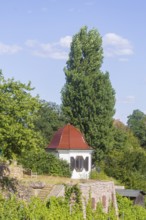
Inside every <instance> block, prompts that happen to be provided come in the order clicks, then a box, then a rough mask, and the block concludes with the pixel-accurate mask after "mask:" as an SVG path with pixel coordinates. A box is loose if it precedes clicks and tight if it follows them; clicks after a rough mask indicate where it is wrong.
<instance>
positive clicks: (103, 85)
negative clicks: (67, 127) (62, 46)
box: [62, 27, 115, 159]
mask: <svg viewBox="0 0 146 220" xmlns="http://www.w3.org/2000/svg"><path fill="white" fill-rule="evenodd" d="M102 61H103V49H102V39H101V36H100V35H99V33H98V31H97V30H96V29H91V30H90V31H88V30H87V27H83V28H81V30H80V31H79V33H77V34H76V35H75V36H74V37H73V40H72V44H71V50H70V53H69V59H68V61H67V63H66V67H65V68H64V72H65V76H66V84H65V85H64V88H63V89H62V109H63V112H64V114H65V116H66V119H67V122H70V123H71V124H73V125H74V126H77V127H78V128H79V129H80V130H81V131H82V132H83V133H84V135H85V137H86V140H87V142H88V143H89V145H90V146H92V147H94V148H95V155H96V157H95V158H96V159H97V158H98V159H99V157H100V156H101V155H102V153H105V152H106V151H107V150H108V149H109V148H111V147H112V146H113V136H112V132H113V119H112V117H113V115H114V104H115V92H114V90H113V88H112V85H111V82H110V79H109V73H108V72H106V73H103V72H102V71H101V70H100V68H101V65H102ZM99 152H100V154H99Z"/></svg>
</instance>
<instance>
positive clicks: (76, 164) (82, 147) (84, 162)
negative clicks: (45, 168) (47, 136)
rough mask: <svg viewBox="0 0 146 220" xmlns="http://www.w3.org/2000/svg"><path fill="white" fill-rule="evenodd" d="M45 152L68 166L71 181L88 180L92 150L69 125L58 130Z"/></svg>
mask: <svg viewBox="0 0 146 220" xmlns="http://www.w3.org/2000/svg"><path fill="white" fill-rule="evenodd" d="M46 151H48V152H51V153H53V154H55V155H56V156H57V157H58V158H60V159H63V160H66V161H67V162H68V163H69V164H70V169H71V171H72V176H71V178H72V179H88V178H89V174H90V171H91V163H92V162H91V158H92V152H93V149H92V148H91V147H90V146H89V145H88V144H87V142H86V141H85V138H84V136H83V134H82V133H81V132H80V131H79V129H77V128H76V127H74V126H73V125H71V124H67V125H65V126H64V127H62V128H60V129H59V130H58V131H57V132H56V133H55V134H54V137H53V139H52V141H51V143H50V144H49V145H48V147H47V148H46Z"/></svg>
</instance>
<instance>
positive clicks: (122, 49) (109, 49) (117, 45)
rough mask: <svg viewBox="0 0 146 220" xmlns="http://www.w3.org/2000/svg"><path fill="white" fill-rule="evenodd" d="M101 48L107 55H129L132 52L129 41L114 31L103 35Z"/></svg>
mask: <svg viewBox="0 0 146 220" xmlns="http://www.w3.org/2000/svg"><path fill="white" fill-rule="evenodd" d="M103 48H104V53H105V56H107V57H115V56H130V55H132V54H133V53H134V52H133V47H132V44H131V43H130V41H129V40H127V39H126V38H123V37H121V36H119V35H117V34H115V33H107V34H106V35H104V37H103Z"/></svg>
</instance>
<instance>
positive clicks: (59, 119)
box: [34, 100, 65, 146]
mask: <svg viewBox="0 0 146 220" xmlns="http://www.w3.org/2000/svg"><path fill="white" fill-rule="evenodd" d="M40 104H41V107H40V109H39V110H38V112H37V117H36V119H35V121H34V124H35V130H36V131H38V132H40V133H41V135H42V137H43V140H44V146H45V145H46V144H48V143H49V142H50V140H51V138H52V135H53V134H54V132H56V131H57V130H58V128H60V127H62V126H63V125H64V124H65V122H64V121H65V120H64V118H63V114H62V112H61V109H60V106H59V105H57V104H56V103H51V102H46V101H45V100H41V101H40Z"/></svg>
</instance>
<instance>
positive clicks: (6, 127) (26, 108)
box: [0, 72, 42, 158]
mask: <svg viewBox="0 0 146 220" xmlns="http://www.w3.org/2000/svg"><path fill="white" fill-rule="evenodd" d="M31 91H32V88H31V85H30V83H28V84H27V85H25V84H23V83H21V82H18V81H14V79H8V80H5V79H4V76H3V75H2V73H1V72H0V103H1V104H0V150H1V151H2V154H3V156H5V157H7V158H15V157H16V156H20V155H21V154H22V153H23V152H24V151H26V150H27V151H29V150H30V149H36V148H38V146H40V145H41V143H42V139H41V136H40V135H39V133H37V132H35V131H34V123H33V121H34V118H35V117H36V112H37V111H38V109H39V108H40V104H39V101H38V97H32V96H31V94H30V92H31Z"/></svg>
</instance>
